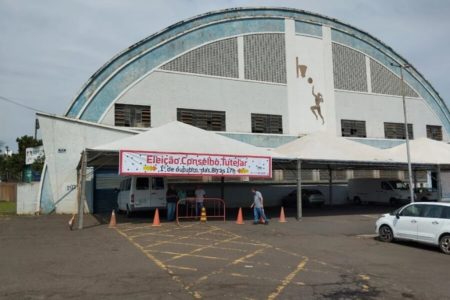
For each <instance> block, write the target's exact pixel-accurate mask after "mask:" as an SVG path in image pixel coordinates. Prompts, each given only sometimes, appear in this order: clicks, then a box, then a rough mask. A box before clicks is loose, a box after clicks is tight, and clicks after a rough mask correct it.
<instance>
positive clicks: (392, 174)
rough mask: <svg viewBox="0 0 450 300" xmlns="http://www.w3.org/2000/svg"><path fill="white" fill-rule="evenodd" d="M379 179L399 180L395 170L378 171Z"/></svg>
mask: <svg viewBox="0 0 450 300" xmlns="http://www.w3.org/2000/svg"><path fill="white" fill-rule="evenodd" d="M380 178H387V179H399V172H398V171H395V170H380Z"/></svg>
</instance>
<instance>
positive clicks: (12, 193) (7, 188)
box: [0, 182, 17, 202]
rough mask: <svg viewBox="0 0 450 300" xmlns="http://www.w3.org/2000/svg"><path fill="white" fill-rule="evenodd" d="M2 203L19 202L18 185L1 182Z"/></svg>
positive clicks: (0, 197)
mask: <svg viewBox="0 0 450 300" xmlns="http://www.w3.org/2000/svg"><path fill="white" fill-rule="evenodd" d="M0 201H9V202H16V201H17V183H15V182H12V183H11V182H0Z"/></svg>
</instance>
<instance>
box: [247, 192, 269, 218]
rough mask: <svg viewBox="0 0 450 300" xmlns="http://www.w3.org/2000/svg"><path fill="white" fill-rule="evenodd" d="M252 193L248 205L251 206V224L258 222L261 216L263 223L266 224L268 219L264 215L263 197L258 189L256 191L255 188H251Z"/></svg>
mask: <svg viewBox="0 0 450 300" xmlns="http://www.w3.org/2000/svg"><path fill="white" fill-rule="evenodd" d="M252 193H253V203H252V205H251V206H250V207H251V208H253V216H254V219H253V224H255V225H256V224H258V223H259V220H260V219H261V218H262V219H263V220H264V224H265V225H268V224H269V221H268V220H267V217H266V215H265V214H264V203H263V201H264V199H263V196H262V194H261V192H260V191H257V190H256V189H255V188H252Z"/></svg>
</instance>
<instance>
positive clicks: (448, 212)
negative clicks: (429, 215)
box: [442, 206, 450, 220]
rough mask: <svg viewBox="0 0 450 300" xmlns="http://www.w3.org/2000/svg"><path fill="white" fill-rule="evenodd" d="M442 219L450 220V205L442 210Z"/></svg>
mask: <svg viewBox="0 0 450 300" xmlns="http://www.w3.org/2000/svg"><path fill="white" fill-rule="evenodd" d="M442 219H449V220H450V207H449V206H444V210H443V211H442Z"/></svg>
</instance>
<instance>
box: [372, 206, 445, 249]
mask: <svg viewBox="0 0 450 300" xmlns="http://www.w3.org/2000/svg"><path fill="white" fill-rule="evenodd" d="M376 226H377V228H376V233H377V234H378V237H379V239H380V240H381V241H383V242H391V241H392V240H394V239H401V240H411V241H417V242H421V243H426V244H432V245H437V246H439V248H441V250H442V252H444V253H445V254H450V203H443V202H433V203H430V202H416V203H412V204H408V205H405V206H403V207H400V208H399V209H397V210H395V211H393V212H392V213H389V214H385V215H383V216H382V217H381V218H379V219H378V220H377V222H376Z"/></svg>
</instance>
